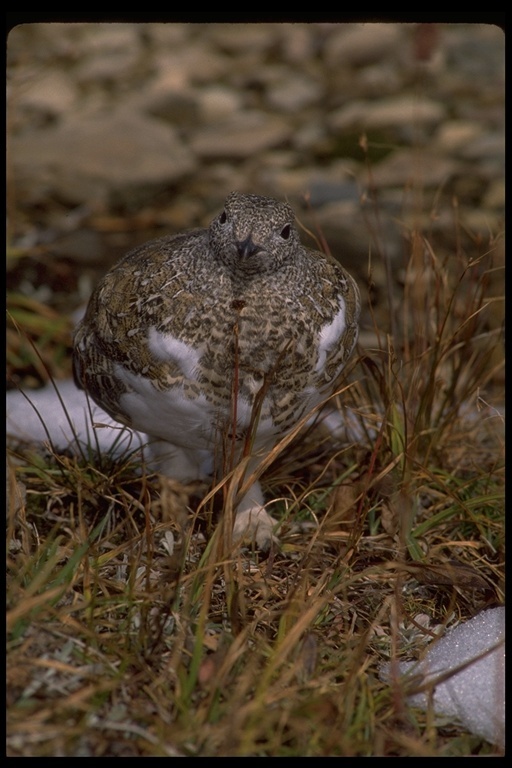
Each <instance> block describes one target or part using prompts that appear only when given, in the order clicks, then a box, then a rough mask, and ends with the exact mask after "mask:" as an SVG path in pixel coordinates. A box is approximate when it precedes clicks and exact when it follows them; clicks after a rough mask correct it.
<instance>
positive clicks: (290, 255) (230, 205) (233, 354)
mask: <svg viewBox="0 0 512 768" xmlns="http://www.w3.org/2000/svg"><path fill="white" fill-rule="evenodd" d="M360 310H361V298H360V292H359V289H358V286H357V283H356V281H355V280H354V278H353V277H352V276H351V275H350V274H349V273H348V272H347V271H346V269H345V268H344V267H343V266H342V265H341V263H340V262H339V261H338V260H336V259H334V258H333V257H331V256H328V255H326V254H323V253H321V252H319V251H316V250H313V249H311V248H308V247H306V246H304V245H303V244H302V242H301V239H300V235H299V230H298V227H297V224H296V217H295V213H294V211H293V208H292V207H291V206H290V205H289V204H288V203H287V202H281V201H279V200H276V199H274V198H271V197H266V196H262V195H257V194H248V193H242V192H238V191H235V192H231V193H230V194H229V195H228V196H227V198H226V200H225V202H224V206H223V208H222V210H221V211H220V213H218V215H216V216H215V217H214V218H213V220H212V221H211V223H210V224H209V226H208V227H205V228H196V229H191V230H188V231H185V232H182V233H178V234H172V235H168V236H165V237H162V238H158V239H155V240H151V241H149V242H147V243H144V244H143V245H141V246H139V247H137V248H135V249H134V250H131V251H130V252H129V253H127V254H126V255H125V256H124V257H122V258H121V260H120V261H119V262H118V263H117V264H116V265H114V266H113V267H112V268H111V269H110V271H108V272H107V273H106V275H105V276H104V277H103V278H102V279H101V280H100V282H99V283H98V285H97V286H96V288H95V289H94V291H93V293H92V295H91V298H90V300H89V303H88V306H87V309H86V312H85V314H84V316H83V318H82V320H81V321H80V322H79V323H78V325H77V327H76V330H75V333H74V340H73V373H74V379H75V383H76V384H77V386H78V387H79V388H81V389H84V390H85V391H86V392H87V394H88V395H90V397H91V398H92V400H94V401H95V402H96V403H97V404H98V405H99V406H100V407H101V408H103V409H104V410H105V411H106V412H107V413H108V414H109V415H110V416H111V417H112V418H113V419H114V420H115V421H118V422H120V424H123V425H126V426H128V427H131V428H132V429H134V430H137V431H140V432H143V433H145V435H147V437H148V450H149V454H150V457H151V464H152V466H153V467H154V468H155V470H156V471H158V472H160V473H161V474H163V475H164V476H168V477H170V478H173V479H174V480H178V481H181V482H183V483H189V482H192V481H196V480H209V481H210V482H211V481H212V478H213V477H214V476H215V472H218V471H219V467H220V470H221V473H222V472H225V471H226V469H229V467H230V466H231V467H233V466H236V462H237V461H240V460H241V459H242V457H246V458H247V457H248V458H247V462H248V463H247V471H246V477H257V472H256V474H251V473H254V471H255V469H256V468H257V467H258V466H259V465H260V463H261V461H262V457H265V456H267V457H268V456H269V454H270V452H271V451H272V449H273V448H274V447H275V445H276V444H277V443H278V442H279V440H281V438H282V437H283V436H285V435H288V434H289V433H290V432H291V431H292V430H293V429H294V427H295V426H296V425H297V424H298V423H299V422H300V421H301V419H303V418H304V417H305V415H306V414H308V413H310V412H313V411H314V409H315V408H318V407H319V404H320V403H322V402H323V401H324V400H325V398H327V397H328V396H330V395H331V394H332V393H333V392H334V390H335V387H336V385H337V379H338V377H339V374H340V373H341V371H342V370H343V368H344V367H345V365H346V363H347V361H348V359H349V358H350V356H351V354H352V352H353V350H354V347H355V345H356V342H357V336H358V321H359V315H360ZM275 525H276V521H275V519H274V518H273V517H272V516H271V515H270V514H269V512H267V510H266V508H265V502H264V496H263V492H262V489H261V484H260V482H259V480H257V479H256V480H255V481H254V482H253V483H252V484H251V485H250V487H249V488H248V489H247V490H246V491H245V493H243V496H242V498H241V499H240V501H239V502H238V504H237V506H236V509H235V518H234V526H233V531H232V532H233V540H235V541H246V540H249V541H252V542H254V543H255V544H256V546H257V547H258V548H259V549H261V550H268V549H269V548H270V547H271V545H272V542H273V541H277V539H276V537H275V536H274V528H275Z"/></svg>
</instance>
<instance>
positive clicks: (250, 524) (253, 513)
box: [233, 506, 279, 552]
mask: <svg viewBox="0 0 512 768" xmlns="http://www.w3.org/2000/svg"><path fill="white" fill-rule="evenodd" d="M276 525H277V520H274V518H273V517H271V516H270V515H269V514H268V512H267V511H266V509H265V508H264V507H262V506H254V507H249V508H248V509H243V510H240V511H239V512H237V513H236V517H235V525H234V527H233V540H234V541H235V542H237V543H241V542H243V541H251V542H255V543H256V545H257V547H258V549H260V550H261V551H262V552H268V550H269V549H270V547H271V546H272V544H278V543H279V541H278V539H277V537H276V536H275V535H274V527H275V526H276Z"/></svg>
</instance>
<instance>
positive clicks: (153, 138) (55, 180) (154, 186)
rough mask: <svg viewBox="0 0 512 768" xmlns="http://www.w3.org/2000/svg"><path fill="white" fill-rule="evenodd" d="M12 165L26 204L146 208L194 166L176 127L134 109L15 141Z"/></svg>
mask: <svg viewBox="0 0 512 768" xmlns="http://www.w3.org/2000/svg"><path fill="white" fill-rule="evenodd" d="M9 162H10V168H11V169H12V171H13V174H14V178H15V181H16V185H17V189H18V190H19V192H20V193H23V195H24V196H25V199H26V200H28V201H32V202H37V199H38V197H39V196H41V197H43V198H46V199H47V198H48V197H52V196H57V197H59V199H61V200H65V201H67V202H68V203H69V204H72V205H77V204H82V203H98V202H100V203H105V204H119V203H122V204H126V205H135V204H142V203H143V202H144V199H145V198H146V197H147V198H148V199H149V197H150V195H152V194H154V193H155V191H156V190H158V189H161V188H165V187H167V186H169V185H171V184H173V183H175V182H176V181H177V180H178V179H181V178H182V177H183V176H185V175H186V174H188V173H190V172H191V171H192V170H193V169H194V167H195V164H194V159H193V156H192V154H191V153H190V151H189V150H188V149H187V147H186V146H185V145H184V144H183V142H182V141H181V139H180V138H179V136H178V135H177V133H176V132H175V130H174V129H173V128H172V127H171V126H167V125H164V123H163V122H161V121H159V120H156V119H152V118H149V117H144V116H142V115H139V114H133V113H131V112H129V111H118V112H114V113H110V114H108V115H97V116H94V117H86V118H84V119H78V118H70V119H69V120H67V121H66V122H64V123H62V124H61V125H60V126H58V127H57V128H55V129H53V130H45V131H34V132H32V133H27V134H25V135H23V136H18V137H14V138H12V139H11V141H10V145H9ZM34 198H35V200H34Z"/></svg>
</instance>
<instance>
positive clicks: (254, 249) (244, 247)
mask: <svg viewBox="0 0 512 768" xmlns="http://www.w3.org/2000/svg"><path fill="white" fill-rule="evenodd" d="M236 249H237V251H238V255H239V257H240V258H241V259H248V258H250V257H251V256H255V255H256V254H257V253H259V252H260V251H261V248H260V246H259V245H257V244H256V243H255V242H254V241H253V239H252V235H248V236H247V237H246V238H245V240H241V241H240V242H238V243H237V244H236Z"/></svg>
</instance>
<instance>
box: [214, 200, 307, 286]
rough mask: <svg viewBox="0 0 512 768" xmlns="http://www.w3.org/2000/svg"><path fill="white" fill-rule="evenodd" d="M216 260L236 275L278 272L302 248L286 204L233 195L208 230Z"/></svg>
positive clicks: (290, 211) (292, 214)
mask: <svg viewBox="0 0 512 768" xmlns="http://www.w3.org/2000/svg"><path fill="white" fill-rule="evenodd" d="M209 238H210V247H211V249H212V251H213V253H214V257H215V258H216V259H217V260H218V261H220V262H221V263H223V264H224V265H225V266H227V267H229V269H230V270H231V271H232V272H233V273H234V274H246V275H257V274H264V273H269V272H275V271H276V270H278V269H280V268H281V266H282V265H283V264H285V263H287V262H289V261H291V260H292V259H293V258H294V255H296V253H297V250H298V249H300V248H302V245H301V242H300V238H299V233H298V231H297V229H296V227H295V214H294V212H293V209H292V208H291V207H290V206H289V205H288V204H287V203H281V202H279V201H278V200H273V199H272V198H269V197H262V196H260V195H245V194H242V193H240V192H232V193H231V194H230V195H228V197H227V199H226V202H225V204H224V209H223V210H222V212H221V213H220V214H219V215H218V216H217V217H216V218H215V219H214V220H213V221H212V223H211V224H210V227H209Z"/></svg>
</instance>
